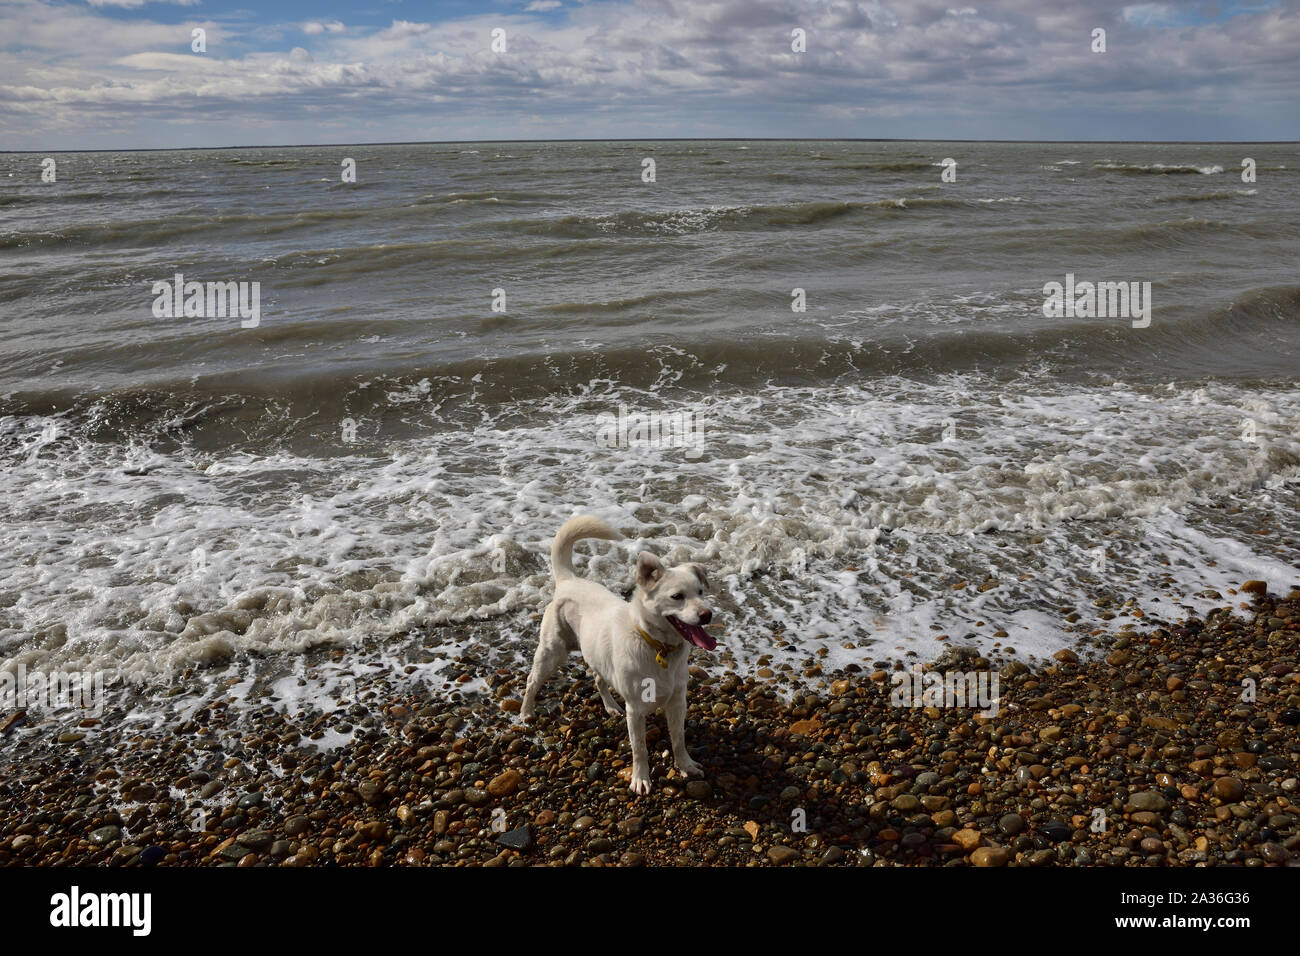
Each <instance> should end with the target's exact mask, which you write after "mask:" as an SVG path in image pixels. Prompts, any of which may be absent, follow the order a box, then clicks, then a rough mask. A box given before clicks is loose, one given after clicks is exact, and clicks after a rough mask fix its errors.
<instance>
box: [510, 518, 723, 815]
mask: <svg viewBox="0 0 1300 956" xmlns="http://www.w3.org/2000/svg"><path fill="white" fill-rule="evenodd" d="M621 537H622V535H620V534H619V533H618V532H617V531H615V530H614V529H612V528H611V527H609V525H607V524H605V523H604V522H603V521H601V520H600V519H598V518H593V517H591V516H589V515H580V516H578V517H576V518H571V519H570V520H569V521H566V522H565V523H564V525H563V526H562V527H561V528H560V530H559V532H558V533H557V534H556V536H555V542H554V544H552V546H551V568H552V571H553V573H554V575H555V598H554V600H552V601H551V603H550V604H548V605H547V606H546V612H545V613H544V614H543V615H542V632H541V638H540V639H539V641H538V643H537V653H536V655H535V656H534V658H533V669H532V672H531V673H530V674H529V675H528V686H527V689H526V690H525V691H524V700H523V704H522V705H521V707H520V711H519V713H520V716H521V717H522V718H523V719H524V720H528V719H529V718H530V717H531V716H532V713H533V708H534V705H535V703H536V700H537V692H538V690H539V689H540V688H541V686H542V685H543V684H544V683H546V681H547V680H548V679H549V678H550V677H551V675H552V674H554V673H555V670H556V668H558V667H559V666H560V664H561V663H562V662H563V661H564V659H565V658H566V657H568V656H569V653H570V652H571V651H574V650H581V651H582V656H583V658H584V659H585V660H586V662H587V664H588V665H590V667H591V669H592V670H593V671H595V673H596V689H597V690H598V691H599V692H600V697H601V700H602V701H604V703H605V710H606V711H608V712H609V714H610V715H611V716H614V717H621V716H624V709H623V708H620V707H619V706H618V703H617V701H615V700H614V698H613V696H612V695H611V694H610V691H611V689H612V690H614V691H616V692H617V693H618V695H619V696H620V697H622V698H623V700H624V702H625V706H626V717H627V735H628V740H629V742H630V743H631V745H632V782H631V789H632V790H633V791H634V792H635V793H638V794H646V793H649V792H650V758H649V754H648V753H647V752H646V738H645V722H646V717H647V716H648V715H650V714H653V713H655V712H656V711H658V710H660V709H662V710H663V711H664V713H665V714H666V715H667V718H668V730H669V736H670V737H671V739H672V745H673V760H674V763H675V764H676V766H677V769H678V770H679V771H680V772H681V773H682V774H684V775H687V776H689V775H691V774H702V773H703V772H704V771H703V770H702V769H701V768H700V766H699V765H698V764H697V763H696V762H695V761H694V760H692V759H691V756H690V754H688V753H687V752H686V739H685V724H686V685H687V681H688V680H689V675H688V673H687V668H688V663H687V662H688V660H689V658H690V648H691V646H692V645H691V644H690V642H689V641H686V640H684V639H683V637H682V635H681V634H680V633H678V631H677V630H676V629H675V628H674V627H673V625H672V624H671V623H670V622H669V621H668V620H667V617H666V615H669V614H671V615H673V616H674V617H676V618H677V619H678V620H679V621H682V622H685V623H687V624H692V625H697V626H703V625H704V624H707V623H708V622H709V621H710V620H711V619H712V616H713V615H712V611H710V610H709V608H708V607H707V605H706V604H705V603H704V601H703V598H702V595H703V594H704V592H705V591H706V590H707V589H708V579H707V578H706V577H705V575H704V570H703V568H701V567H700V566H699V565H698V564H683V565H679V566H677V567H675V568H665V567H664V565H663V564H662V563H661V562H660V560H659V559H658V558H657V557H655V556H654V555H653V554H651V553H650V552H649V551H642V552H641V553H640V554H639V555H638V556H637V562H636V590H635V592H634V593H633V595H632V598H631V600H629V601H626V602H625V601H623V600H622V599H621V598H619V597H618V596H617V595H615V594H611V593H610V592H609V591H607V590H606V589H605V588H603V587H602V586H601V585H599V584H597V583H596V582H595V581H588V580H585V579H583V578H580V577H578V576H577V573H576V572H575V571H574V569H573V561H572V556H571V553H572V551H573V545H574V544H575V543H576V542H577V541H579V540H581V539H582V538H604V539H605V540H608V541H617V540H618V539H620V538H621ZM637 628H641V629H642V630H644V631H645V632H646V633H647V634H649V635H651V636H652V637H654V638H655V640H657V641H660V642H662V643H663V644H666V645H669V646H671V647H676V648H677V649H676V650H674V651H673V652H672V653H671V654H669V655H667V660H668V666H667V667H661V666H660V665H659V664H658V663H657V662H656V660H655V650H654V648H653V647H651V646H650V644H648V643H647V642H646V641H645V640H644V639H642V637H641V636H640V635H639V634H638V633H637V630H636V629H637ZM683 644H684V645H685V646H684V647H678V645H683Z"/></svg>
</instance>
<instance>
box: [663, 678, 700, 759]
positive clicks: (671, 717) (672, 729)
mask: <svg viewBox="0 0 1300 956" xmlns="http://www.w3.org/2000/svg"><path fill="white" fill-rule="evenodd" d="M664 714H665V716H667V718H668V734H669V736H670V737H672V741H673V763H675V764H676V765H677V769H678V770H679V771H681V773H682V774H683V775H684V776H687V777H689V776H691V775H693V774H702V773H704V769H703V768H702V767H701V766H700V765H699V764H697V763H696V762H695V761H694V760H692V759H691V755H690V754H688V753H687V752H686V688H685V687H683V688H682V689H681V690H679V691H678V692H677V693H675V694H673V695H672V697H670V698H669V699H668V701H667V702H666V703H665V704H664Z"/></svg>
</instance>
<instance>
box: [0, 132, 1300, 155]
mask: <svg viewBox="0 0 1300 956" xmlns="http://www.w3.org/2000/svg"><path fill="white" fill-rule="evenodd" d="M506 143H527V144H543V143H987V144H1027V145H1061V146H1067V145H1068V146H1086V145H1096V146H1133V145H1140V146H1247V145H1250V146H1295V145H1300V140H1291V139H1283V140H1262V139H1226V140H1202V139H944V138H931V137H921V138H914V137H897V136H892V137H868V136H847V137H845V136H639V137H615V138H591V137H574V138H563V139H428V140H381V141H377V142H340V143H249V144H244V145H239V146H126V147H116V148H107V147H91V148H86V149H66V148H64V149H0V155H4V154H11V153H12V154H20V153H171V152H188V151H193V150H222V149H332V148H335V147H341V146H456V145H462V146H470V145H485V146H486V145H502V144H506Z"/></svg>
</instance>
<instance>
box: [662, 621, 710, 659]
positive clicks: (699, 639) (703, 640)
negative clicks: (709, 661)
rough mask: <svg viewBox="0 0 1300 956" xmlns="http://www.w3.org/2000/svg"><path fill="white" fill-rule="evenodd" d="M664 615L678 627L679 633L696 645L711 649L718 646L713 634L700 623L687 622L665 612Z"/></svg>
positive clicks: (707, 649)
mask: <svg viewBox="0 0 1300 956" xmlns="http://www.w3.org/2000/svg"><path fill="white" fill-rule="evenodd" d="M664 617H666V618H668V622H669V623H670V624H672V626H673V627H675V628H677V633H678V634H680V635H681V636H682V637H684V638H685V639H686V640H688V641H690V642H691V643H692V644H694V645H695V646H696V647H698V648H701V649H703V650H706V651H711V650H713V649H714V648H715V647H717V646H718V642H717V641H715V640H714V639H713V635H711V634H710V633H709V632H708V631H706V630H705V629H704V628H702V627H700V626H699V625H698V624H687V623H686V622H685V621H679V620H677V618H675V617H673V616H672V615H671V614H665V615H664Z"/></svg>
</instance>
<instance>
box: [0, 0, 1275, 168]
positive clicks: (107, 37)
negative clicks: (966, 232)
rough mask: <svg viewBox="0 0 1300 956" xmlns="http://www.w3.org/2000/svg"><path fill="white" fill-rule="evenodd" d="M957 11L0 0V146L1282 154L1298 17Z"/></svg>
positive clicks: (695, 1) (863, 5)
mask: <svg viewBox="0 0 1300 956" xmlns="http://www.w3.org/2000/svg"><path fill="white" fill-rule="evenodd" d="M966 2H967V0H948V2H942V0H941V2H938V3H930V2H919V3H910V2H908V3H905V2H901V0H900V2H897V3H893V2H883V0H870V2H857V0H589V2H581V0H451V2H445V3H443V2H437V3H415V2H399V0H371V2H365V0H363V2H362V3H361V4H359V5H358V4H356V3H343V2H340V0H285V2H275V0H268V2H266V3H263V4H261V5H259V6H256V7H254V6H251V5H245V4H243V3H240V2H225V0H164V2H153V0H0V150H46V149H124V148H137V149H139V148H167V147H206V146H248V145H272V144H274V145H296V144H314V143H375V142H397V141H432V140H484V139H530V140H545V139H639V138H695V137H791V138H801V137H826V138H840V137H843V138H882V139H891V138H892V139H1023V140H1236V141H1259V140H1300V102H1298V100H1297V92H1298V91H1300V0H1287V2H1279V0H1260V2H1256V3H1245V4H1241V3H1142V4H1132V3H1128V4H1125V3H1111V2H1104V0H1000V2H996V3H983V2H979V0H970V5H949V3H955V4H964V3H966ZM195 29H201V30H203V31H204V39H205V49H204V50H203V51H201V52H198V51H195V50H194V49H193V47H194V39H193V36H194V34H193V31H194V30H195ZM796 30H798V31H802V32H803V33H802V35H803V38H804V45H805V47H806V48H805V49H804V50H803V51H801V52H796V51H795V50H794V49H793V47H794V46H795V45H796V43H797V41H796V34H795V32H794V31H796ZM1097 30H1104V31H1105V51H1104V52H1098V51H1096V50H1094V47H1095V46H1096V45H1097V42H1096V39H1095V31H1097ZM494 31H498V32H496V33H495V34H494ZM499 31H504V33H501V32H499ZM494 35H495V36H496V37H497V41H496V45H495V48H494ZM502 37H503V38H504V48H502V43H501V38H502Z"/></svg>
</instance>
